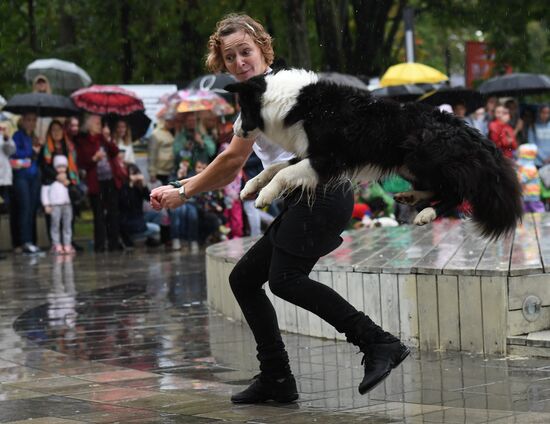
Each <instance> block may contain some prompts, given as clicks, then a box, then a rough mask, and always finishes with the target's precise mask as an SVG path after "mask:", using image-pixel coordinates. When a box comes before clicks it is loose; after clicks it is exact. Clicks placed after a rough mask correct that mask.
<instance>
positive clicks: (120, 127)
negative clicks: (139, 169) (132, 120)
mask: <svg viewBox="0 0 550 424" xmlns="http://www.w3.org/2000/svg"><path fill="white" fill-rule="evenodd" d="M114 142H115V143H116V145H117V146H118V148H119V149H120V150H124V158H123V160H124V163H125V164H126V165H128V164H131V163H132V164H135V163H136V158H135V155H134V146H133V144H132V132H131V131H130V128H129V127H128V124H127V123H126V121H124V120H122V119H119V120H118V121H117V122H116V124H115V131H114Z"/></svg>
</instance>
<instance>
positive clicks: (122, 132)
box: [116, 121, 127, 138]
mask: <svg viewBox="0 0 550 424" xmlns="http://www.w3.org/2000/svg"><path fill="white" fill-rule="evenodd" d="M126 128H127V126H126V122H124V121H118V122H117V124H116V135H117V137H119V138H124V136H126Z"/></svg>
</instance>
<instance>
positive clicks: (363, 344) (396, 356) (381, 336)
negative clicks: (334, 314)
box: [346, 315, 410, 395]
mask: <svg viewBox="0 0 550 424" xmlns="http://www.w3.org/2000/svg"><path fill="white" fill-rule="evenodd" d="M346 336H347V340H348V342H350V343H353V344H354V345H356V346H358V347H359V349H360V351H361V352H363V353H364V356H363V360H362V361H361V365H364V366H365V376H364V377H363V381H361V384H359V393H361V394H362V395H364V394H365V393H367V392H368V391H369V390H372V389H374V388H375V387H376V386H377V385H378V384H380V383H381V382H382V381H384V379H385V378H386V377H387V376H388V375H390V372H391V370H392V369H393V368H395V367H397V366H398V365H399V364H400V363H401V362H403V360H404V359H405V358H406V357H407V356H409V354H410V350H409V349H408V348H407V346H405V345H404V344H403V343H401V341H400V340H399V339H398V338H397V337H395V336H394V335H393V334H391V333H388V332H387V331H384V330H383V329H382V328H381V327H380V326H378V325H376V324H375V323H374V322H373V321H372V320H371V319H370V318H369V317H368V316H366V315H364V316H362V317H361V319H359V320H358V322H357V324H356V325H355V326H354V328H353V329H352V330H351V331H349V332H346Z"/></svg>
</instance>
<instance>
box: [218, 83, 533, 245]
mask: <svg viewBox="0 0 550 424" xmlns="http://www.w3.org/2000/svg"><path fill="white" fill-rule="evenodd" d="M228 89H229V90H231V91H237V92H239V94H240V100H239V101H240V105H241V109H242V119H243V123H242V128H243V130H245V131H251V130H253V129H255V128H260V129H263V125H264V123H263V119H262V116H261V113H260V112H261V110H260V108H261V101H260V100H259V99H261V95H262V93H263V92H264V91H265V89H266V83H265V77H264V76H258V77H254V78H252V79H250V80H248V81H247V82H244V83H239V84H233V85H232V86H231V87H228ZM298 122H302V123H303V128H304V130H305V132H306V134H307V140H308V150H307V156H306V157H307V158H308V159H309V160H310V163H311V166H312V168H313V169H314V170H315V171H316V173H317V174H318V175H319V177H320V180H321V181H323V180H325V181H326V180H331V179H337V178H339V177H341V176H342V175H345V174H347V175H349V174H350V173H356V172H358V171H360V170H361V169H362V168H364V167H365V166H367V165H370V166H375V167H378V168H380V169H381V170H383V171H384V173H392V172H393V173H398V174H400V175H402V176H403V177H405V178H406V179H408V180H409V181H410V182H411V183H413V185H415V186H421V187H422V189H424V190H429V191H432V192H434V193H435V197H434V199H435V200H436V201H437V202H438V206H437V208H436V211H438V212H441V211H443V210H448V209H451V208H454V207H457V206H458V205H460V204H461V203H462V202H463V201H464V200H467V201H469V202H470V203H471V205H472V209H473V220H474V222H476V223H477V224H478V226H479V229H480V232H481V234H482V235H483V236H487V237H490V238H497V237H499V236H501V235H502V234H505V233H510V232H511V231H513V230H514V228H515V226H516V223H517V222H518V221H519V220H521V217H522V202H521V188H520V185H519V182H518V178H517V176H516V172H515V170H514V168H513V165H512V163H511V161H509V160H508V159H507V158H505V157H503V155H502V154H501V152H500V151H499V150H498V149H497V148H496V146H495V144H494V143H492V142H491V141H490V140H488V139H487V138H485V137H483V136H482V135H481V134H480V133H479V132H478V131H477V130H475V129H473V128H471V127H469V126H467V125H466V124H465V123H464V122H463V121H462V120H461V119H459V118H457V117H455V116H453V115H451V114H448V113H446V112H441V111H439V110H438V109H436V108H433V107H430V106H427V105H424V104H420V103H405V104H399V103H397V102H394V101H391V100H384V99H379V98H375V97H373V96H372V95H371V94H370V93H369V92H368V91H366V90H359V89H355V88H352V87H345V86H340V85H336V84H334V83H331V82H327V81H319V82H317V83H313V84H309V85H305V86H304V87H303V88H302V89H301V90H300V93H299V95H298V97H297V101H296V103H295V105H294V107H293V108H292V109H291V110H290V111H289V112H288V114H287V115H286V116H285V117H284V124H285V126H287V127H289V126H292V125H294V124H296V123H298ZM301 159H305V157H304V158H301ZM403 170H405V171H403Z"/></svg>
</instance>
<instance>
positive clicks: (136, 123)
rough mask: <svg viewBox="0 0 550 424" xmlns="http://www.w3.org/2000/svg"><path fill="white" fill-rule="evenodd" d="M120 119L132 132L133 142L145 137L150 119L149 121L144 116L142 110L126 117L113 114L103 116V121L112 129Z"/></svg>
mask: <svg viewBox="0 0 550 424" xmlns="http://www.w3.org/2000/svg"><path fill="white" fill-rule="evenodd" d="M121 119H122V120H123V121H125V122H126V123H127V124H128V127H129V128H130V131H131V132H132V139H134V140H139V139H140V138H142V137H143V136H145V134H147V130H149V126H150V125H151V119H149V117H148V116H147V115H145V112H143V111H142V110H138V111H136V112H132V113H130V114H129V115H126V116H121V115H116V114H114V113H110V114H108V115H106V116H105V121H106V122H107V124H108V125H109V127H111V128H113V129H114V126H115V124H116V123H117V122H118V121H119V120H121Z"/></svg>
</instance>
